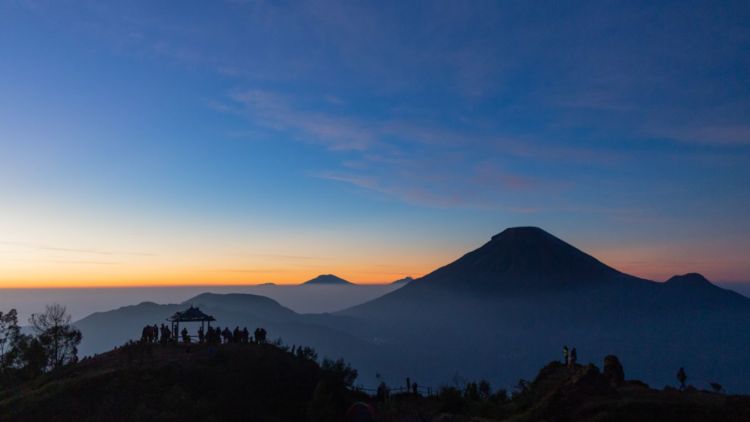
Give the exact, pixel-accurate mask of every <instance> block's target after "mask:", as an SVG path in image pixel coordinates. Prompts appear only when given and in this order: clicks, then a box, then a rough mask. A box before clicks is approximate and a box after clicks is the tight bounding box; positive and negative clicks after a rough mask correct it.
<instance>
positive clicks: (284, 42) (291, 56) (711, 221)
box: [0, 0, 750, 287]
mask: <svg viewBox="0 0 750 422" xmlns="http://www.w3.org/2000/svg"><path fill="white" fill-rule="evenodd" d="M748 22H750V5H748V3H747V2H746V1H740V2H721V1H710V2H692V1H684V0H682V1H675V2H668V1H663V2H651V1H648V2H636V1H629V2H606V1H592V2H575V3H567V2H495V1H493V2H479V1H477V2H459V1H448V2H440V1H428V2H423V3H417V2H403V1H394V2H390V1H376V2H359V1H357V2H353V1H342V2H325V1H319V2H303V1H288V2H287V1H278V2H265V1H228V2H218V1H216V2H186V1H180V2H177V1H174V2H160V1H144V2H108V1H99V0H97V1H76V2H68V1H50V2H47V1H42V0H39V1H37V0H33V1H14V0H11V1H7V0H0V287H26V286H28V287H32V286H83V285H95V286H99V285H147V284H192V283H200V284H208V283H220V284H233V283H257V282H265V281H276V282H299V281H302V280H305V279H308V278H312V277H313V276H315V275H316V274H319V273H336V274H338V275H340V276H342V277H345V278H347V279H350V280H353V281H357V282H382V281H389V280H394V279H396V278H400V277H401V276H404V275H414V276H417V275H422V274H424V273H426V272H429V271H430V270H432V269H434V268H435V267H437V266H440V265H443V264H445V263H447V262H449V261H451V260H453V259H455V258H457V257H458V256H460V255H461V254H463V253H464V252H466V251H468V250H470V249H473V248H475V247H478V246H480V245H481V244H482V243H484V242H485V241H487V240H488V239H489V238H490V237H491V236H492V235H493V234H495V233H497V232H499V231H501V230H502V229H503V228H505V227H508V226H516V225H537V226H541V227H543V228H545V229H546V230H548V231H550V232H551V233H553V234H555V235H557V236H559V237H561V238H563V239H565V240H567V241H568V242H570V243H573V244H574V245H576V246H578V247H580V248H582V249H584V250H585V251H587V252H589V253H592V254H594V255H595V256H597V257H598V258H600V259H601V260H603V261H605V262H607V263H609V264H610V265H613V266H615V267H617V268H619V269H621V270H624V271H627V272H631V273H633V274H635V275H639V276H643V277H649V278H654V279H658V280H662V279H665V278H667V277H669V276H670V275H672V274H675V273H684V272H689V271H699V272H702V273H704V274H705V275H706V276H708V277H709V278H711V279H713V280H721V281H740V280H750V256H749V255H750V253H749V252H750V219H749V218H748V216H750V188H749V187H748V183H749V182H750V26H749V25H748Z"/></svg>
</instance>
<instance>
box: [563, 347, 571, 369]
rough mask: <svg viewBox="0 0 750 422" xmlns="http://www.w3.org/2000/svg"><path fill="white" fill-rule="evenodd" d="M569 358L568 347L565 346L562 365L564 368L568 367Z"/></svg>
mask: <svg viewBox="0 0 750 422" xmlns="http://www.w3.org/2000/svg"><path fill="white" fill-rule="evenodd" d="M569 357H570V354H569V352H568V345H567V344H566V345H565V346H563V363H564V364H565V366H568V364H569V362H568V358H569Z"/></svg>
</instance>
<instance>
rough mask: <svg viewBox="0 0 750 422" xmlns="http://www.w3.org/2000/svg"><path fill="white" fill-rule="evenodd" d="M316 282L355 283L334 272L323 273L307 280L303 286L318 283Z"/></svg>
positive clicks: (331, 283) (327, 283)
mask: <svg viewBox="0 0 750 422" xmlns="http://www.w3.org/2000/svg"><path fill="white" fill-rule="evenodd" d="M316 284H324V285H327V286H329V285H342V286H347V285H353V284H354V283H352V282H350V281H346V280H344V279H343V278H341V277H338V276H335V275H333V274H321V275H319V276H317V277H315V278H313V279H312V280H307V281H305V282H304V283H302V285H303V286H310V285H316Z"/></svg>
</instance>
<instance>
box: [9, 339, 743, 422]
mask: <svg viewBox="0 0 750 422" xmlns="http://www.w3.org/2000/svg"><path fill="white" fill-rule="evenodd" d="M608 368H610V369H609V370H608V369H607V368H605V370H604V371H603V372H602V371H600V370H599V369H598V368H597V367H595V366H594V365H575V366H574V367H572V368H567V367H565V366H563V365H562V364H561V363H558V362H552V363H550V364H548V365H547V366H546V367H544V368H543V369H542V370H541V371H539V374H538V375H537V376H536V378H535V379H534V380H533V381H531V382H525V381H522V382H520V383H519V386H518V387H517V388H516V390H515V391H514V392H513V394H512V395H510V396H509V395H508V394H507V393H506V392H505V391H504V390H497V391H493V390H492V389H491V387H489V385H487V386H486V388H482V387H479V388H477V385H478V384H476V383H462V384H457V385H456V386H455V387H443V388H441V389H440V390H438V391H435V393H436V394H434V395H429V396H425V395H419V394H413V393H403V392H401V393H398V392H396V391H397V390H392V391H390V392H389V391H388V389H387V388H386V389H385V390H382V391H381V393H379V394H377V395H367V394H365V393H363V392H359V391H356V390H352V389H351V387H350V385H351V381H352V380H353V378H352V376H353V375H354V372H353V371H352V370H351V368H348V367H347V366H346V365H344V364H340V365H339V364H336V363H334V364H331V363H330V362H329V363H327V364H326V363H323V364H322V365H319V364H318V363H316V361H315V360H313V359H311V355H310V354H299V353H291V352H289V351H288V350H287V349H285V348H283V347H277V346H274V345H269V344H264V345H259V344H229V345H214V346H208V345H203V344H201V345H195V344H193V345H176V344H166V345H165V344H155V345H150V344H130V345H126V346H124V347H121V348H118V349H116V350H113V351H111V352H107V353H105V354H102V355H99V356H97V357H95V358H89V359H85V360H83V361H81V362H79V363H77V364H73V365H70V366H67V367H65V368H62V369H60V370H57V371H55V372H53V373H51V374H47V375H44V376H42V377H40V378H37V379H35V380H33V381H31V382H27V383H26V384H23V385H21V386H17V387H14V388H11V389H7V390H0V416H1V417H2V420H3V421H11V422H14V421H48V420H54V421H270V422H273V421H296V422H299V421H310V422H318V421H320V422H323V421H325V422H337V421H342V422H411V421H425V422H428V421H431V422H449V421H451V422H480V421H485V422H487V421H517V422H525V421H591V422H593V421H605V420H606V421H658V422H669V421H681V422H682V421H719V420H720V421H727V422H733V421H746V420H750V397H748V396H732V395H725V394H720V393H715V392H707V391H699V390H696V389H694V388H692V387H688V388H687V389H686V390H685V391H678V390H675V389H672V388H667V389H664V390H656V389H652V388H649V387H648V386H647V385H645V384H643V383H642V382H639V381H625V380H624V375H622V376H620V377H619V378H618V377H617V373H616V371H612V370H611V366H610V367H608ZM620 374H623V372H622V371H621V372H620ZM479 385H481V383H480V384H479Z"/></svg>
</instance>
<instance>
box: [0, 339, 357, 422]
mask: <svg viewBox="0 0 750 422" xmlns="http://www.w3.org/2000/svg"><path fill="white" fill-rule="evenodd" d="M332 374H333V375H332ZM336 376H337V375H336V374H335V373H333V372H331V371H328V372H327V371H325V370H323V369H321V367H320V366H319V365H318V364H317V363H316V362H315V361H313V360H310V359H308V358H305V357H301V356H295V355H293V354H291V353H288V352H287V351H285V350H283V349H280V348H277V347H275V346H273V345H258V344H230V345H221V346H213V347H212V348H209V346H207V345H192V346H184V345H179V346H178V345H171V344H170V345H161V344H158V345H149V344H131V345H127V346H124V347H122V348H119V349H116V350H113V351H111V352H108V353H105V354H102V355H99V356H97V357H94V358H89V359H85V360H83V361H81V362H79V363H78V364H75V365H72V366H69V367H66V368H64V369H62V370H60V371H58V372H55V373H53V374H48V375H45V376H42V377H40V378H38V379H36V380H34V381H32V382H29V383H27V384H25V385H23V386H22V387H21V388H14V389H11V390H8V391H1V392H0V415H2V418H1V419H2V420H3V421H51V420H55V421H151V420H183V421H193V420H200V421H225V420H242V421H304V420H321V419H322V420H327V419H328V416H326V415H333V416H334V417H335V416H336V415H343V414H344V412H345V410H346V409H345V406H346V405H347V403H349V402H351V401H352V399H351V398H350V397H349V396H350V395H351V394H350V393H349V392H348V390H346V388H345V385H344V384H342V383H339V382H333V381H337V380H336V379H335V377H336ZM329 381H330V382H329ZM333 420H335V419H333Z"/></svg>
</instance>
